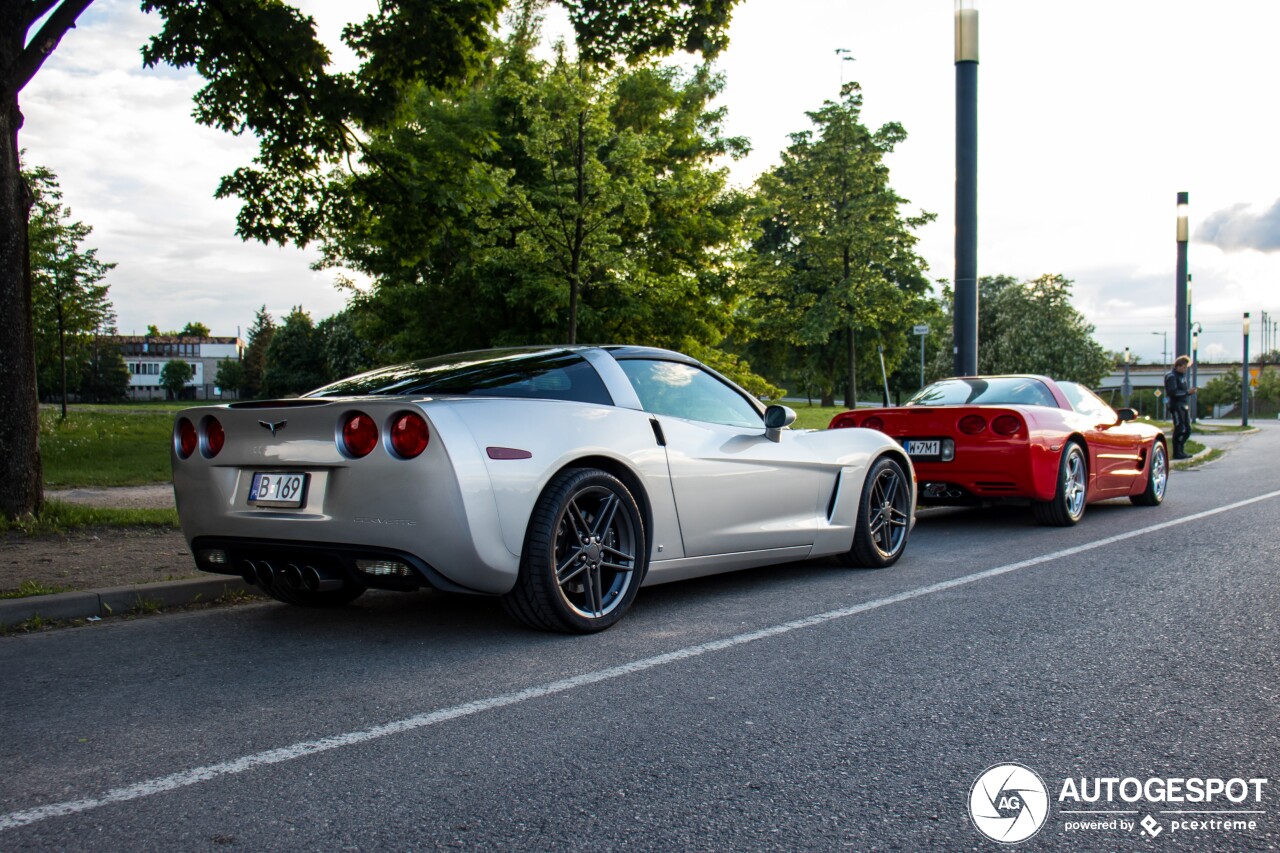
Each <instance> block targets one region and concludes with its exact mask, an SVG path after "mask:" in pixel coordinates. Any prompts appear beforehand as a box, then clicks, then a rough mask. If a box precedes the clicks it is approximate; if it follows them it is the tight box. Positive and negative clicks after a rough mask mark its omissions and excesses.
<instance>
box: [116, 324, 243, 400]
mask: <svg viewBox="0 0 1280 853" xmlns="http://www.w3.org/2000/svg"><path fill="white" fill-rule="evenodd" d="M104 340H105V341H106V342H108V343H110V344H113V345H115V346H118V347H119V348H120V353H121V355H123V356H124V362H125V364H126V365H128V367H129V399H130V400H163V399H165V398H166V397H167V396H168V395H167V394H166V392H165V390H164V388H163V387H162V386H161V385H160V373H161V371H163V370H164V366H165V364H167V363H168V362H169V360H170V359H174V358H179V359H182V360H183V361H185V362H187V363H188V364H190V365H191V366H192V367H194V368H195V371H196V372H195V375H193V376H192V377H191V379H189V380H187V385H186V389H185V390H184V392H183V397H184V398H185V399H188V400H222V399H232V400H233V399H235V397H236V395H235V392H233V391H230V390H227V389H223V388H219V387H218V386H217V384H216V380H217V378H218V365H220V364H222V362H224V361H239V360H240V359H242V358H243V357H244V346H245V345H244V341H242V340H241V339H240V338H192V337H174V336H172V335H160V336H155V337H144V336H141V335H111V336H109V337H106V338H105V339H104Z"/></svg>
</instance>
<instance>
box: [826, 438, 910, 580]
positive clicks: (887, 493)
mask: <svg viewBox="0 0 1280 853" xmlns="http://www.w3.org/2000/svg"><path fill="white" fill-rule="evenodd" d="M911 488H912V483H911V480H910V478H908V477H907V475H906V472H905V471H904V469H903V467H902V464H901V463H899V462H898V461H897V460H895V459H893V458H892V457H889V456H882V457H880V458H879V459H877V460H876V461H875V464H873V465H872V466H871V470H869V471H868V472H867V479H866V480H865V481H864V483H863V486H862V501H861V502H860V503H859V504H858V517H857V520H856V522H855V523H854V533H853V547H852V548H851V549H850V550H849V551H848V552H846V553H845V554H844V555H843V560H844V562H846V563H848V564H851V565H855V566H864V567H866V568H874V569H882V568H885V567H887V566H892V565H893V564H894V563H896V562H897V561H898V558H899V557H901V556H902V551H903V549H904V548H906V545H907V536H908V534H910V532H911V499H912V495H911Z"/></svg>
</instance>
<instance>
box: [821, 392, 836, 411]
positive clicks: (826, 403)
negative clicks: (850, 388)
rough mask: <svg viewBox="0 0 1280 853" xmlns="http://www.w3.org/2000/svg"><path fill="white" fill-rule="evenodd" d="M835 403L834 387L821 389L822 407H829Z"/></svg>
mask: <svg viewBox="0 0 1280 853" xmlns="http://www.w3.org/2000/svg"><path fill="white" fill-rule="evenodd" d="M835 404H836V392H835V389H834V388H823V389H822V403H821V405H822V406H823V407H824V408H831V407H832V406H834V405H835Z"/></svg>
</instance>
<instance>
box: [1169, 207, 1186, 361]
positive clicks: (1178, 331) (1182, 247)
mask: <svg viewBox="0 0 1280 853" xmlns="http://www.w3.org/2000/svg"><path fill="white" fill-rule="evenodd" d="M1187 238H1188V228H1187V193H1178V269H1177V273H1176V274H1175V276H1174V298H1175V300H1176V302H1177V311H1176V315H1175V318H1174V333H1173V334H1174V337H1173V349H1174V352H1175V354H1177V355H1185V354H1186V352H1187V344H1189V343H1190V341H1188V340H1187V324H1188V322H1189V319H1188V317H1187V310H1188V299H1187Z"/></svg>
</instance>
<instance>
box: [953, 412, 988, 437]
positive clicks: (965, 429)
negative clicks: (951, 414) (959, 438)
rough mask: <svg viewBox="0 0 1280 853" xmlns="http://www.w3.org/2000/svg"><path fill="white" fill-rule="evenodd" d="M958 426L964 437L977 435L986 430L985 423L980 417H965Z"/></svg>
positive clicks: (984, 419)
mask: <svg viewBox="0 0 1280 853" xmlns="http://www.w3.org/2000/svg"><path fill="white" fill-rule="evenodd" d="M958 426H959V427H960V431H961V432H962V433H964V434H965V435H977V434H978V433H980V432H982V431H983V430H984V429H986V428H987V421H986V418H984V417H982V416H981V415H965V416H964V417H963V418H961V419H960V423H959V424H958Z"/></svg>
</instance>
